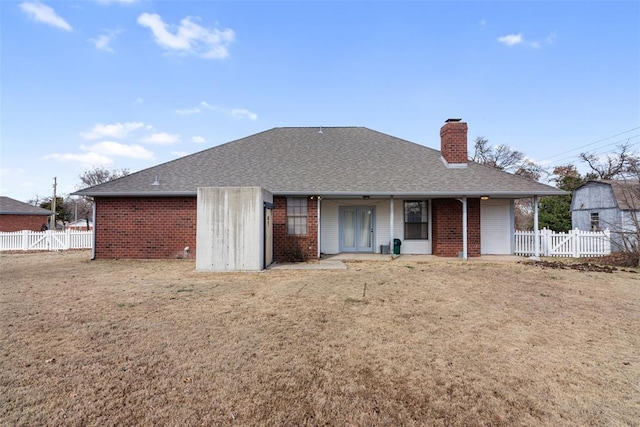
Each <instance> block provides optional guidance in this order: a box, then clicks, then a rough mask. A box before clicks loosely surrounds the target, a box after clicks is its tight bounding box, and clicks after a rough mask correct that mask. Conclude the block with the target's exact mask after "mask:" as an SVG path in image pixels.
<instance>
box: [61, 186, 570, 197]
mask: <svg viewBox="0 0 640 427" xmlns="http://www.w3.org/2000/svg"><path fill="white" fill-rule="evenodd" d="M265 190H267V191H269V192H270V193H271V194H273V195H274V196H308V195H310V194H313V195H318V196H321V197H362V196H369V197H384V198H387V197H390V196H397V197H430V198H449V197H483V196H489V197H493V198H521V197H533V196H564V195H568V194H571V192H569V191H563V190H554V189H551V190H546V191H539V192H536V191H472V192H460V191H454V192H448V191H318V190H304V191H272V190H269V189H266V188H265ZM197 194H198V193H197V191H166V192H162V193H159V192H150V191H143V192H136V193H125V192H100V193H71V195H72V196H91V197H181V196H182V197H195V196H197Z"/></svg>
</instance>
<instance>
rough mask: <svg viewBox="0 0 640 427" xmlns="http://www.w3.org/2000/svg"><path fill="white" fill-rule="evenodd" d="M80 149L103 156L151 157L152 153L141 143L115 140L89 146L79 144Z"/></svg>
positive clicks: (147, 158)
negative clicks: (125, 142)
mask: <svg viewBox="0 0 640 427" xmlns="http://www.w3.org/2000/svg"><path fill="white" fill-rule="evenodd" d="M80 148H81V149H83V150H85V151H89V152H90V153H96V154H100V155H104V156H119V157H128V158H130V159H144V160H151V159H153V153H152V152H151V151H149V150H147V149H146V148H144V147H142V146H141V145H135V144H133V145H127V144H121V143H119V142H115V141H101V142H99V143H97V144H94V145H91V146H89V147H85V146H80Z"/></svg>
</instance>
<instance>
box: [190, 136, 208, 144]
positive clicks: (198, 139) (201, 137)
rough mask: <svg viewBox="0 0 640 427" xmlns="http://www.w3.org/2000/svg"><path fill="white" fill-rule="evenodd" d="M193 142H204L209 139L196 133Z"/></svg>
mask: <svg viewBox="0 0 640 427" xmlns="http://www.w3.org/2000/svg"><path fill="white" fill-rule="evenodd" d="M191 142H195V143H196V144H204V143H205V142H207V140H206V139H205V138H204V137H203V136H200V135H196V136H194V137H192V138H191Z"/></svg>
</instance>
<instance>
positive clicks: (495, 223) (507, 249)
mask: <svg viewBox="0 0 640 427" xmlns="http://www.w3.org/2000/svg"><path fill="white" fill-rule="evenodd" d="M512 229H513V222H512V219H511V200H508V199H489V200H482V201H481V203H480V246H481V248H480V252H481V253H482V254H484V255H505V254H511V253H512V251H511V230H512Z"/></svg>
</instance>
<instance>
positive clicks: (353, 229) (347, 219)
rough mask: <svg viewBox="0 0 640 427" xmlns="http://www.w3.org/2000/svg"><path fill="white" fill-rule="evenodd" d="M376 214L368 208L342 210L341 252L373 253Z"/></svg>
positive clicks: (356, 207)
mask: <svg viewBox="0 0 640 427" xmlns="http://www.w3.org/2000/svg"><path fill="white" fill-rule="evenodd" d="M375 212H376V211H375V208H374V207H368V206H343V207H341V208H340V251H341V252H373V245H374V240H375V239H374V238H375V236H374V230H375Z"/></svg>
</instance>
